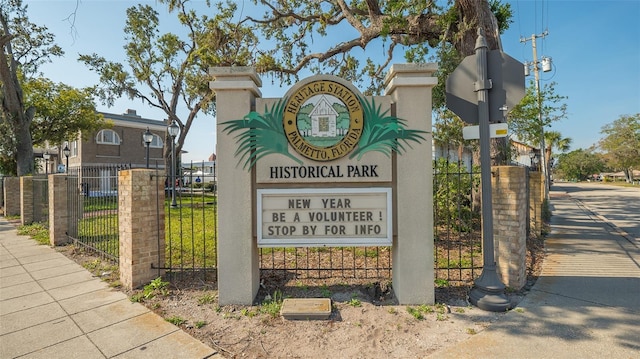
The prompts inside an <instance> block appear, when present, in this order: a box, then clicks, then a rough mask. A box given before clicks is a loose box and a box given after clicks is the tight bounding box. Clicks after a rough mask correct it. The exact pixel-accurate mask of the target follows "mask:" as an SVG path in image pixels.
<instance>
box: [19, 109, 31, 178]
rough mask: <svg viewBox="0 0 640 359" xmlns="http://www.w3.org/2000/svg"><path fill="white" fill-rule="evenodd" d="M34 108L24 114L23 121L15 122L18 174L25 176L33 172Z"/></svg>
mask: <svg viewBox="0 0 640 359" xmlns="http://www.w3.org/2000/svg"><path fill="white" fill-rule="evenodd" d="M33 112H35V111H32V108H30V109H29V110H27V112H26V113H25V114H24V116H23V118H22V121H21V123H17V124H14V134H15V136H16V164H17V169H16V170H17V171H16V172H17V174H18V176H25V175H28V174H31V173H33V167H34V158H33V142H32V141H31V130H30V125H31V120H32V119H33Z"/></svg>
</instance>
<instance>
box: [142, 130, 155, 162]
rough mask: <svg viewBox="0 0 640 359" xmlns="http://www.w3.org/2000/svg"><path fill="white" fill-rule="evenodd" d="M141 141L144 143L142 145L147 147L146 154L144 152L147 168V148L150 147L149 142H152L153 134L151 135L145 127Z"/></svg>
mask: <svg viewBox="0 0 640 359" xmlns="http://www.w3.org/2000/svg"><path fill="white" fill-rule="evenodd" d="M142 140H143V141H144V144H145V145H146V147H147V152H146V156H147V168H149V146H150V145H151V142H152V141H153V133H151V131H149V127H147V130H146V131H144V133H143V134H142Z"/></svg>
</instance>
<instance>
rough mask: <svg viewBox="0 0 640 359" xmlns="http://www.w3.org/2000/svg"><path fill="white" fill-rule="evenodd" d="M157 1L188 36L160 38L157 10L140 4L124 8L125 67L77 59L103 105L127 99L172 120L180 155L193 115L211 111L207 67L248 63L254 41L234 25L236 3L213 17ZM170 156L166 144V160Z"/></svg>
mask: <svg viewBox="0 0 640 359" xmlns="http://www.w3.org/2000/svg"><path fill="white" fill-rule="evenodd" d="M160 2H162V3H166V4H167V5H168V9H169V12H171V13H177V18H178V20H179V22H180V24H181V25H182V26H183V30H184V32H186V36H183V37H180V36H179V35H177V34H173V33H165V34H160V29H159V25H160V24H159V14H158V13H157V11H155V10H154V9H153V8H152V7H151V6H148V5H138V6H134V7H131V8H129V9H127V20H126V25H125V28H124V32H125V41H126V45H125V47H124V48H125V53H126V56H127V65H128V69H125V66H124V65H123V64H121V63H119V62H114V61H108V60H106V59H105V58H104V57H101V56H99V55H97V54H92V55H81V56H80V58H79V59H80V61H82V62H84V63H85V64H86V65H87V66H88V67H89V68H90V69H91V70H93V71H95V72H96V73H98V74H99V75H100V84H99V86H98V88H97V95H98V97H99V98H100V99H101V100H102V101H103V103H105V104H107V105H113V102H114V100H115V99H116V98H119V97H122V96H125V95H126V96H128V97H129V98H131V99H133V98H137V99H141V100H142V101H143V102H144V103H146V104H148V105H150V106H151V107H155V108H158V109H161V110H162V111H163V112H164V113H165V114H166V115H167V121H168V122H171V121H175V122H176V123H177V124H178V126H179V127H180V135H179V137H178V138H177V145H176V152H177V153H180V151H181V149H182V147H183V145H184V141H185V138H186V137H187V134H188V133H189V129H190V128H191V125H192V124H193V121H194V120H195V118H196V116H197V115H198V114H199V113H200V112H201V111H202V112H204V113H209V114H214V113H215V105H214V103H213V100H214V95H215V94H214V93H212V91H211V90H210V89H209V82H210V81H211V80H212V79H211V76H210V75H209V73H208V71H209V67H210V66H243V65H246V64H248V63H249V62H250V60H251V56H252V52H251V50H252V48H253V47H254V46H256V44H257V38H256V37H255V36H254V35H253V32H252V31H251V30H250V29H248V28H246V27H243V26H240V25H238V24H237V23H234V21H233V17H234V14H235V11H236V5H235V4H233V3H232V2H228V3H227V4H226V5H223V4H219V5H218V6H217V9H216V10H217V14H216V15H215V16H214V17H211V18H209V17H208V16H200V17H199V16H197V15H196V13H195V11H193V10H192V9H189V8H188V7H187V3H188V1H187V0H161V1H160ZM182 108H186V111H188V112H187V115H186V116H185V117H181V116H180V115H179V112H180V111H181V109H182ZM166 136H167V137H166V138H165V143H169V141H171V139H170V138H169V137H168V134H167V135H166ZM169 156H170V148H169V146H166V147H165V153H164V157H165V161H166V160H167V159H168V158H169ZM166 168H169V166H166Z"/></svg>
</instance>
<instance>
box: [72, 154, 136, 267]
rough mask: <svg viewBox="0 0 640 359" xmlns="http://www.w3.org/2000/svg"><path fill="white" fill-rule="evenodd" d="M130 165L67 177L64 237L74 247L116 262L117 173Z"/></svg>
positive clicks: (85, 169)
mask: <svg viewBox="0 0 640 359" xmlns="http://www.w3.org/2000/svg"><path fill="white" fill-rule="evenodd" d="M128 168H131V166H130V165H108V166H91V167H88V166H84V167H75V168H69V169H68V173H67V193H68V194H69V195H68V197H67V201H68V202H67V208H68V209H69V226H68V232H67V235H68V236H69V238H70V239H72V240H73V241H74V243H75V244H76V245H79V246H82V247H84V248H86V249H89V250H91V251H93V252H95V253H97V254H99V255H101V256H102V257H103V258H105V259H109V260H112V261H114V262H118V256H119V235H118V172H119V171H121V170H124V169H128Z"/></svg>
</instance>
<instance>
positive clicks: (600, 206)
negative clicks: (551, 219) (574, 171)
mask: <svg viewBox="0 0 640 359" xmlns="http://www.w3.org/2000/svg"><path fill="white" fill-rule="evenodd" d="M553 188H554V190H559V191H566V192H567V193H568V194H569V195H570V196H571V197H572V198H574V199H577V200H578V201H580V202H582V204H583V205H584V206H585V207H586V208H588V209H589V210H590V211H591V212H593V213H594V214H596V215H598V216H600V217H601V219H603V220H605V221H606V222H609V223H611V224H613V225H615V226H616V227H617V228H619V229H621V230H623V231H624V232H626V234H627V235H626V237H627V238H628V239H630V240H632V241H633V240H635V242H636V243H640V186H636V187H620V186H612V185H606V184H603V183H569V182H560V183H554V185H553Z"/></svg>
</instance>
